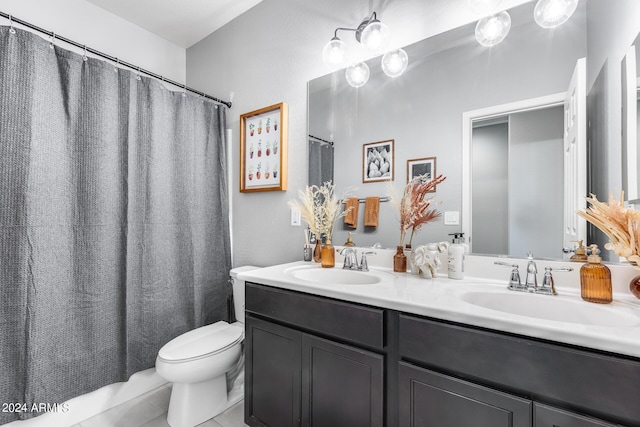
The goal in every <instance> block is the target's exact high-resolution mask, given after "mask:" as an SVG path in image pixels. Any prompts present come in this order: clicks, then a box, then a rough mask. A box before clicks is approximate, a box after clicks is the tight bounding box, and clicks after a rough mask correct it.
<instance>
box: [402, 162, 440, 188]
mask: <svg viewBox="0 0 640 427" xmlns="http://www.w3.org/2000/svg"><path fill="white" fill-rule="evenodd" d="M419 176H422V181H423V182H427V181H431V180H432V179H433V178H435V177H436V158H435V157H423V158H421V159H410V160H407V182H409V181H411V180H412V179H414V178H417V177H419ZM435 191H436V190H435V187H434V189H433V191H432V192H435Z"/></svg>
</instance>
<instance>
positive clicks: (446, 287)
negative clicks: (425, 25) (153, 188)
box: [238, 259, 640, 357]
mask: <svg viewBox="0 0 640 427" xmlns="http://www.w3.org/2000/svg"><path fill="white" fill-rule="evenodd" d="M491 263H492V261H491ZM341 266H342V264H341V263H338V259H336V267H335V269H340V267H341ZM307 268H309V269H314V268H317V269H318V270H321V269H322V268H321V266H320V265H319V264H313V263H308V262H307V263H305V262H303V261H300V262H293V263H288V264H281V265H275V266H271V267H265V268H260V269H257V270H251V271H247V272H241V273H240V274H239V275H238V278H239V279H241V280H245V281H251V282H256V283H260V284H264V285H269V286H274V287H278V288H282V289H289V290H294V291H300V292H306V293H309V294H314V295H320V296H325V297H330V298H336V299H340V300H344V301H350V302H356V303H361V304H367V305H372V306H376V307H382V308H388V309H393V310H397V311H401V312H405V313H412V314H417V315H422V316H429V317H433V318H437V319H442V320H449V321H454V322H459V323H464V324H468V325H474V326H480V327H485V328H489V329H494V330H498V331H504V332H510V333H515V334H520V335H525V336H530V337H537V338H542V339H546V340H550V341H556V342H561V343H567V344H574V345H578V346H582V347H587V348H593V349H598V350H604V351H609V352H613V353H619V354H624V355H629V356H634V357H640V300H638V299H636V298H635V297H633V296H632V295H631V294H625V293H619V294H617V293H614V301H613V302H612V303H611V304H593V303H588V302H585V301H583V300H582V299H581V298H580V294H579V290H577V289H575V288H574V287H567V288H562V287H558V282H559V280H558V277H556V286H557V287H558V293H559V295H557V296H547V295H534V294H528V293H521V292H515V291H506V290H505V288H506V285H507V280H508V277H509V270H508V269H505V270H504V280H502V281H500V280H496V279H484V278H473V277H466V278H465V279H463V280H452V279H449V278H447V277H446V276H444V277H437V278H434V279H423V278H420V277H418V276H415V275H411V274H410V273H394V272H393V271H392V270H391V269H388V268H371V270H372V272H371V274H377V275H379V277H381V278H382V280H381V281H380V282H379V283H375V284H357V285H355V284H332V283H319V282H315V281H311V280H301V279H299V278H296V277H293V276H292V275H291V274H290V273H291V271H293V270H296V269H298V270H299V269H307ZM354 273H356V274H358V273H359V274H367V273H362V272H354ZM560 274H561V273H558V276H559V275H560ZM540 280H541V279H539V281H540ZM478 291H480V292H482V293H483V295H488V296H489V298H491V295H492V293H495V294H496V295H497V294H500V295H501V296H502V297H504V294H505V293H508V295H507V296H508V297H511V294H516V295H518V296H517V297H515V298H516V299H517V300H519V301H520V302H522V301H523V300H522V299H521V298H522V297H523V298H532V300H528V299H527V300H524V302H525V304H526V303H527V302H529V301H531V302H538V303H540V304H545V307H548V311H549V310H554V309H555V306H556V305H560V306H562V304H563V303H569V306H575V307H577V308H579V309H580V311H581V312H583V313H586V314H587V316H589V313H593V314H594V316H595V315H598V317H599V318H601V319H602V318H604V324H606V323H607V321H606V320H607V319H606V318H607V316H608V315H609V314H610V315H611V316H612V317H617V316H622V318H623V319H624V322H622V324H619V323H617V322H613V323H614V325H612V326H603V324H600V325H590V324H584V323H577V322H567V321H555V320H547V319H543V318H537V317H529V316H526V315H520V314H513V313H509V312H508V311H509V310H506V311H503V310H502V309H501V308H500V309H489V308H485V307H483V306H480V305H476V304H473V303H470V302H466V301H465V300H464V295H465V293H467V294H468V293H469V292H471V293H473V292H478ZM533 299H538V301H534V300H533ZM514 301H515V300H514ZM547 302H548V305H547ZM507 308H508V309H510V310H511V311H514V309H513V307H507ZM516 308H517V307H516ZM515 311H516V312H517V310H515ZM551 314H553V312H552V311H551ZM552 317H553V316H552ZM587 323H588V321H587Z"/></svg>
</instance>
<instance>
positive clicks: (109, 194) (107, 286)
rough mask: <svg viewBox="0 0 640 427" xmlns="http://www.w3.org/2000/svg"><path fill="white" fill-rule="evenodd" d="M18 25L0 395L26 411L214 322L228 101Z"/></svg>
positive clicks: (0, 143) (5, 89)
mask: <svg viewBox="0 0 640 427" xmlns="http://www.w3.org/2000/svg"><path fill="white" fill-rule="evenodd" d="M16 31H17V32H16V33H14V34H12V33H11V32H10V31H9V28H8V27H0V297H1V301H0V351H1V355H0V402H13V403H24V404H26V406H25V407H27V408H31V407H32V404H34V403H35V404H40V403H45V404H53V403H56V402H63V401H65V400H67V399H69V398H71V397H74V396H76V395H79V394H83V393H86V392H89V391H92V390H95V389H97V388H99V387H101V386H103V385H106V384H110V383H114V382H118V381H125V380H127V378H128V377H129V376H130V375H131V374H133V373H134V372H136V371H139V370H142V369H146V368H149V367H152V366H153V365H154V362H155V357H156V355H157V352H158V350H159V349H160V347H161V346H162V345H163V344H164V343H166V342H167V341H169V340H170V339H172V338H173V337H175V336H177V335H179V334H181V333H183V332H185V331H187V330H189V329H192V328H194V327H198V326H201V325H203V324H207V323H211V322H213V321H216V320H220V319H224V318H226V298H227V296H228V294H229V293H230V286H229V285H228V282H227V281H228V273H229V268H230V258H231V257H230V237H229V224H228V199H227V182H226V176H227V165H226V153H225V145H226V144H225V134H224V130H225V127H226V126H225V120H226V119H225V114H226V107H224V106H221V105H216V104H214V103H212V102H209V101H205V100H203V99H201V98H199V97H196V96H191V95H183V94H182V93H181V92H171V91H169V90H168V89H166V88H164V87H163V86H162V85H161V84H160V83H159V82H157V81H155V80H153V79H148V78H138V76H137V75H136V73H135V72H131V71H128V70H122V69H118V68H116V67H114V66H113V64H109V63H107V62H104V61H101V60H97V59H91V58H89V59H87V60H85V59H84V58H83V56H82V55H78V54H76V53H72V52H70V51H67V50H65V49H62V48H60V47H57V46H55V47H51V46H50V43H49V41H47V40H44V39H42V38H41V37H39V36H37V35H35V34H32V33H29V32H25V31H20V30H16ZM35 415H37V413H34V412H31V411H26V412H20V413H18V412H10V413H7V412H0V424H3V423H6V422H9V421H11V420H13V419H17V418H30V417H32V416H35Z"/></svg>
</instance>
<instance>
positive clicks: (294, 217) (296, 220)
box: [291, 207, 300, 227]
mask: <svg viewBox="0 0 640 427" xmlns="http://www.w3.org/2000/svg"><path fill="white" fill-rule="evenodd" d="M291 225H294V226H297V227H300V210H299V209H298V208H294V207H292V208H291Z"/></svg>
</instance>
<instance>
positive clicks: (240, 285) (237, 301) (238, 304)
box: [229, 265, 260, 323]
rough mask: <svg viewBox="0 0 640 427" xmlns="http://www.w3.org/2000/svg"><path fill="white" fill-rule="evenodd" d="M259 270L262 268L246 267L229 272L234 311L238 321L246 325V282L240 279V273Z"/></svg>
mask: <svg viewBox="0 0 640 427" xmlns="http://www.w3.org/2000/svg"><path fill="white" fill-rule="evenodd" d="M257 268H260V267H254V266H252V265H245V266H243V267H236V268H232V269H231V271H230V272H229V274H230V275H231V284H232V286H233V309H234V311H235V314H236V319H237V320H238V321H239V322H242V323H244V281H243V280H240V279H238V273H243V272H245V271H251V270H255V269H257Z"/></svg>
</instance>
